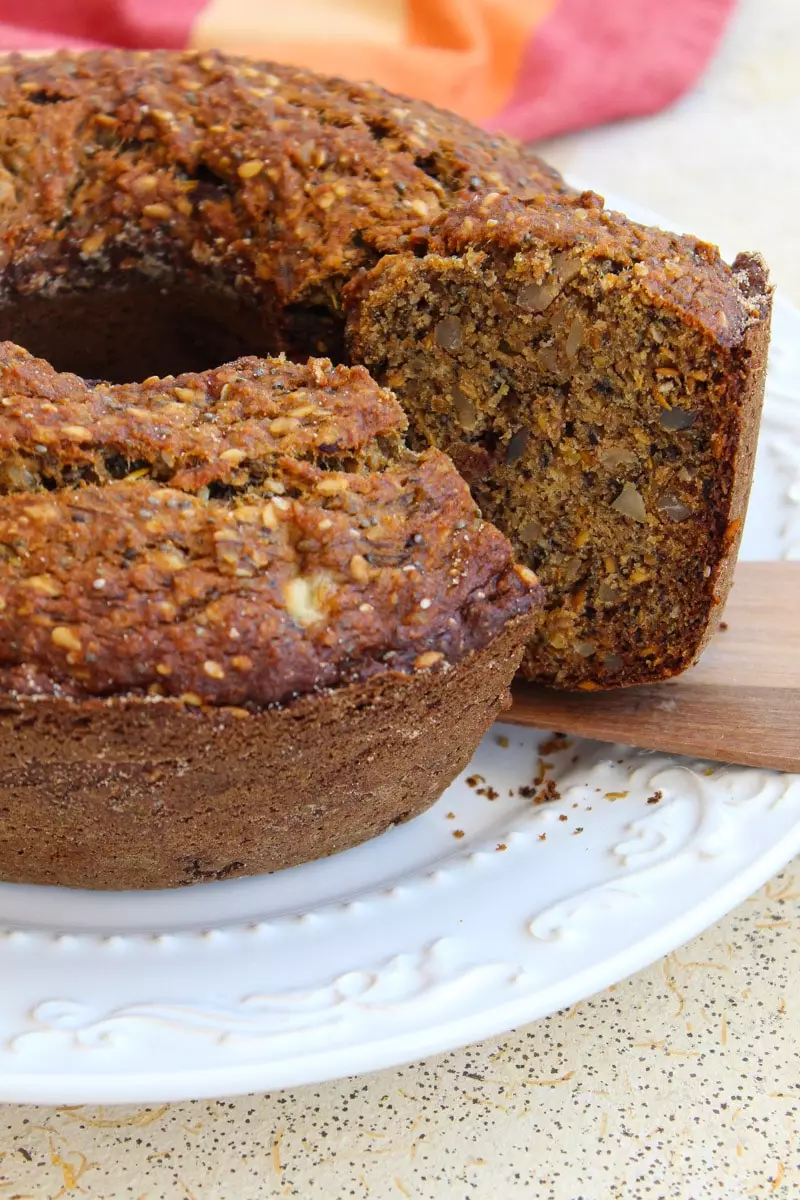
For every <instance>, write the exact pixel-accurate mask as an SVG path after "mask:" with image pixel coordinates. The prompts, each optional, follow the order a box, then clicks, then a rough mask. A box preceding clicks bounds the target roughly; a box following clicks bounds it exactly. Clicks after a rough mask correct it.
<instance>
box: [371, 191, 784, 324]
mask: <svg viewBox="0 0 800 1200" xmlns="http://www.w3.org/2000/svg"><path fill="white" fill-rule="evenodd" d="M410 244H412V245H414V246H415V247H416V249H417V250H420V249H425V250H427V251H428V252H429V253H432V254H439V255H443V256H448V255H460V254H465V253H469V252H477V251H481V250H484V251H490V252H491V251H492V250H497V251H502V252H504V253H505V254H506V255H507V254H509V253H510V254H515V253H520V252H522V253H524V254H525V256H526V263H527V264H528V266H529V267H530V266H531V265H532V264H534V265H535V264H536V263H537V261H538V265H539V267H540V275H541V281H540V282H539V283H531V284H528V285H527V286H526V289H525V291H524V293H523V294H522V295H521V296H519V297H518V298H517V299H518V303H519V304H520V305H521V306H522V307H523V308H526V309H528V310H529V311H531V312H543V311H545V310H546V309H547V308H548V307H549V305H550V304H551V303H552V301H553V300H554V299H555V298H556V297H557V296H558V294H559V292H560V291H561V290H562V288H563V287H564V286H565V285H566V284H567V283H568V282H569V281H570V280H571V279H574V278H575V277H576V275H577V274H579V273H580V271H581V269H582V267H583V264H584V263H586V262H589V261H593V262H597V261H598V260H603V261H604V264H605V267H606V274H605V279H604V285H605V287H606V289H607V290H608V291H613V290H614V289H615V288H618V287H620V288H621V287H625V288H627V287H629V286H630V285H631V278H630V277H631V276H633V282H634V283H635V287H636V289H637V290H638V291H640V292H641V293H642V295H643V296H645V297H648V298H649V299H650V301H651V302H652V303H653V304H654V305H657V306H659V307H660V308H662V309H673V310H674V311H675V312H676V313H679V314H681V315H682V316H684V317H688V318H689V319H690V320H691V321H693V322H695V323H696V324H697V325H698V326H700V327H702V328H703V330H704V331H705V332H706V334H707V335H708V336H710V337H711V338H713V339H714V341H716V342H718V343H719V344H720V345H721V346H726V347H730V346H734V345H736V344H738V342H739V341H740V340H741V338H742V335H743V333H744V331H745V329H747V327H748V326H749V325H750V324H751V323H752V322H753V321H755V320H759V319H760V318H761V317H762V316H763V314H764V308H765V305H766V301H767V296H768V293H769V288H768V286H767V280H766V272H765V271H757V270H756V268H755V260H754V259H753V257H752V256H740V259H738V260H737V261H736V262H735V263H734V265H733V267H730V266H728V264H727V263H726V262H724V261H723V259H722V258H721V256H720V253H719V250H718V249H717V247H716V246H712V245H710V244H709V243H708V242H703V241H700V240H699V239H697V238H695V237H691V236H688V235H680V234H675V233H666V232H664V231H663V230H661V229H657V228H653V227H648V226H644V225H639V224H637V223H636V222H634V221H629V220H628V218H627V217H625V216H623V214H621V213H617V212H613V211H610V210H608V209H606V208H605V207H604V204H603V199H602V197H600V196H598V195H596V194H595V193H594V192H584V193H582V194H581V195H576V196H562V197H554V196H552V195H551V196H545V195H540V196H535V197H532V198H530V199H527V200H526V199H517V198H514V197H511V196H508V195H504V194H502V193H498V192H488V193H486V194H485V195H484V196H481V197H475V198H473V199H471V200H469V201H467V202H465V203H464V204H463V205H461V206H460V207H459V208H458V209H456V210H453V211H449V212H446V213H443V214H442V215H441V217H440V218H439V219H438V220H437V221H436V222H434V224H433V226H432V228H431V230H430V232H429V233H428V234H424V235H418V236H417V237H416V238H412V239H411V242H410ZM746 264H747V269H746ZM621 275H624V278H620V276H621ZM357 289H358V284H355V285H354V290H357Z"/></svg>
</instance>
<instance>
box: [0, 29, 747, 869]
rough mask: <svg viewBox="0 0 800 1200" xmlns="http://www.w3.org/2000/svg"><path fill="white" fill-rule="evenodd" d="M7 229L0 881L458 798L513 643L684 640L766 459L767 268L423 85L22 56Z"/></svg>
mask: <svg viewBox="0 0 800 1200" xmlns="http://www.w3.org/2000/svg"><path fill="white" fill-rule="evenodd" d="M0 216H1V217H2V227H1V228H2V234H1V235H0V340H4V345H3V347H2V352H1V353H0V378H2V397H1V399H2V408H1V409H0V444H1V445H2V450H1V451H0V493H2V494H0V524H1V525H2V527H3V530H4V534H3V538H2V545H3V558H4V570H3V571H2V572H0V602H1V603H2V607H0V701H1V702H2V713H0V723H1V725H2V737H1V738H0V745H1V746H2V754H3V775H2V780H3V782H2V785H0V835H1V836H0V877H3V878H6V879H17V880H30V881H36V882H50V883H66V884H72V885H76V886H97V887H133V886H147V887H157V886H167V885H171V884H176V883H181V882H191V881H193V880H196V879H203V878H223V877H226V876H228V875H234V874H239V873H245V872H253V871H263V870H272V869H276V868H278V867H281V866H286V865H290V864H291V863H294V862H298V861H303V860H305V859H309V858H312V857H315V856H317V855H320V854H325V853H330V852H331V851H333V850H335V849H339V848H342V847H344V846H346V845H351V844H353V843H354V842H356V841H358V840H361V839H363V838H365V837H368V836H371V834H373V833H375V832H377V831H378V830H380V829H382V828H385V827H386V825H387V824H389V823H391V822H392V821H395V820H399V819H402V818H403V817H406V816H409V815H412V814H413V813H416V812H419V811H420V810H421V809H422V808H424V807H425V805H427V804H428V803H430V802H431V800H432V799H433V798H435V796H436V795H437V794H438V793H439V792H440V791H441V790H442V788H443V787H444V786H445V785H446V783H447V782H448V781H449V779H450V778H452V776H453V774H454V773H455V772H456V771H457V770H459V769H460V767H461V766H462V765H463V764H464V763H465V762H466V760H467V759H468V757H469V755H470V753H471V751H472V749H473V748H474V746H475V744H476V742H477V739H478V738H479V736H480V734H481V733H482V731H483V730H484V729H485V728H486V726H487V725H488V723H489V721H490V720H491V719H492V717H493V715H494V714H495V713H496V712H497V711H498V708H499V706H500V705H501V704H502V703H503V702H504V698H505V695H506V690H507V685H508V682H509V679H510V677H511V675H512V673H513V671H514V669H515V666H516V665H517V663H518V662H519V660H520V657H521V655H522V653H523V643H525V642H527V645H528V648H527V650H526V651H525V660H524V669H525V673H526V674H527V675H529V676H530V677H531V678H535V679H538V680H542V681H545V682H548V683H556V684H560V685H563V686H570V687H605V686H617V685H619V684H623V683H637V682H643V681H645V680H653V679H658V678H662V677H665V676H667V675H669V674H672V673H674V672H675V671H678V670H681V669H682V668H683V667H684V666H686V665H687V663H689V662H690V661H691V660H692V658H693V657H694V656H696V654H697V653H698V651H699V648H700V646H701V645H702V641H703V638H704V637H705V636H706V634H707V632H708V629H709V627H710V625H711V622H712V619H713V616H714V614H715V612H717V611H718V610H719V606H720V604H721V602H722V601H723V599H724V595H725V591H726V588H727V583H728V578H729V573H730V566H731V563H732V561H733V557H734V556H735V551H736V546H737V542H738V537H739V533H740V529H741V523H742V518H743V515H744V507H745V503H746V497H747V491H748V487H749V481H750V474H751V468H752V456H753V446H754V440H755V430H756V423H757V416H758V409H759V405H760V401H761V395H762V391H763V381H764V369H765V355H766V344H767V338H768V323H769V288H768V285H767V282H766V275H765V272H764V269H763V265H762V264H761V263H760V260H758V259H757V257H754V256H740V258H739V259H737V260H736V262H735V263H734V264H733V266H732V267H728V266H726V265H725V264H724V263H723V262H722V261H721V260H720V258H719V256H718V254H717V252H716V251H715V250H713V249H712V248H711V247H709V246H707V245H705V244H703V243H701V242H698V241H696V240H695V239H692V238H677V237H673V236H672V235H668V234H663V233H661V232H660V231H654V230H647V229H643V228H641V227H639V226H636V225H634V224H632V223H630V222H628V221H626V220H625V218H624V217H621V216H618V215H616V214H612V213H608V212H606V211H605V210H604V209H603V206H602V202H601V201H600V200H599V199H598V198H597V197H595V196H593V195H591V194H578V193H576V192H575V191H574V190H573V189H570V188H569V187H568V186H567V185H566V184H565V183H564V182H563V181H562V180H561V178H560V177H559V176H558V174H557V173H556V172H554V171H553V170H551V169H550V168H549V167H547V166H546V165H545V164H544V163H542V161H541V160H540V159H539V158H537V157H536V156H535V155H534V154H533V153H531V152H530V151H529V150H527V149H526V148H524V147H522V146H519V145H517V144H515V143H513V142H511V141H509V140H507V139H504V138H502V137H495V136H492V135H490V134H487V133H484V132H481V131H480V130H477V129H475V128H473V127H472V126H471V125H469V124H468V123H466V122H464V121H462V120H459V119H458V118H456V117H454V116H451V115H449V114H446V113H442V112H439V111H437V110H436V109H433V108H431V107H430V106H428V105H425V104H421V103H418V102H414V101H411V100H407V99H405V98H402V97H398V96H392V95H390V94H388V93H385V92H383V91H382V90H380V89H379V88H376V87H371V86H369V85H357V84H353V83H348V82H345V81H342V80H336V79H322V78H319V77H317V76H314V75H312V74H310V73H308V72H304V71H300V70H296V69H293V68H288V67H284V66H278V65H275V64H264V63H251V62H247V61H245V60H241V59H234V58H227V57H225V56H223V55H220V54H215V53H172V52H166V51H163V52H162V51H158V52H147V53H133V52H121V51H107V52H105V51H102V52H101V51H97V52H94V51H93V52H87V53H82V54H70V53H58V54H55V55H52V56H48V57H44V58H29V57H23V56H19V55H11V56H9V57H8V58H7V59H5V60H4V61H3V63H2V64H0ZM23 347H24V349H22V348H23ZM284 355H285V356H287V357H283V356H284ZM290 360H295V361H294V362H293V361H290ZM306 360H308V362H307V363H306ZM329 360H333V362H334V363H335V364H337V365H335V366H332V365H331V362H330V361H329ZM298 362H303V363H306V365H303V366H300V365H296V364H297V363H298ZM220 363H225V364H227V365H225V366H219V364H220ZM364 366H367V367H368V368H369V369H370V371H371V372H372V375H373V377H374V379H375V380H376V381H377V383H373V381H372V379H371V378H370V376H368V375H367V373H366V371H365V370H364ZM141 381H143V382H141ZM386 388H391V389H393V390H394V393H395V395H392V394H391V393H390V392H389V391H388V390H385V389H386ZM395 396H396V398H397V399H395ZM398 400H399V402H400V405H401V406H402V408H401V407H398V404H397V401H398ZM403 413H405V416H404V415H403ZM406 422H408V431H407V439H408V446H410V448H407V445H406V441H405V440H404V439H405V435H404V429H405V425H406ZM442 449H444V450H446V451H447V452H448V453H449V454H450V455H451V456H452V458H453V459H454V461H455V463H456V465H457V467H458V469H459V470H460V471H461V473H462V475H463V477H464V478H465V479H466V480H467V482H468V483H469V485H470V486H471V487H472V489H473V494H474V496H475V498H476V499H477V500H478V502H479V504H480V505H481V506H482V509H483V512H484V516H485V517H489V518H491V519H492V520H493V521H494V522H495V523H496V525H497V526H498V527H499V529H500V530H502V531H503V532H504V533H505V534H507V535H508V537H509V538H510V539H511V543H512V546H513V551H514V553H515V554H516V556H517V560H518V566H517V567H514V566H513V564H512V557H511V556H512V549H511V547H510V546H509V544H508V542H507V541H506V540H505V537H504V536H503V535H502V534H501V533H498V531H497V530H496V529H493V528H492V527H491V526H490V525H489V524H488V523H486V521H483V520H481V518H480V517H479V515H478V514H477V510H476V509H475V507H474V504H473V501H472V499H471V498H470V495H469V492H468V490H467V485H466V484H465V483H464V482H463V481H462V479H460V478H459V476H458V475H457V474H456V473H455V471H454V470H453V467H452V465H451V463H450V461H449V460H448V459H447V458H446V457H445V456H444V455H443V454H442V453H441V451H442ZM537 575H540V576H541V577H542V579H543V580H544V581H545V583H546V591H545V594H544V600H543V595H542V592H541V589H540V587H539V584H538V582H537ZM542 603H544V604H545V605H546V612H545V613H544V614H542V613H541V612H538V613H537V610H538V609H540V608H541V605H542Z"/></svg>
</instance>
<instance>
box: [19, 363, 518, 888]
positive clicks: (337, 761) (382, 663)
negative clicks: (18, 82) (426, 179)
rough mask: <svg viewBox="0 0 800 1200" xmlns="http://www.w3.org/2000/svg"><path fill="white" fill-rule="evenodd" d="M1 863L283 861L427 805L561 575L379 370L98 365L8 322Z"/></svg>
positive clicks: (42, 868)
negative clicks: (175, 371)
mask: <svg viewBox="0 0 800 1200" xmlns="http://www.w3.org/2000/svg"><path fill="white" fill-rule="evenodd" d="M0 389H1V394H2V407H0V459H1V460H2V475H1V476H0V478H1V480H2V484H1V486H2V489H3V493H4V494H3V496H2V499H0V546H1V547H2V554H3V562H2V571H0V662H1V663H2V665H0V748H2V777H1V778H0V878H4V879H6V880H20V881H22V880H25V881H28V882H35V883H59V884H71V885H74V886H84V887H85V886H93V887H115V888H126V887H165V886H170V885H173V884H180V883H187V882H193V881H195V880H198V879H220V878H226V877H228V876H231V875H236V874H242V873H252V872H256V871H270V870H275V869H276V868H279V867H284V866H290V865H292V864H293V863H296V862H301V861H304V860H307V859H310V858H315V857H318V856H319V855H322V854H330V853H331V852H332V851H334V850H339V849H343V848H345V847H347V846H350V845H352V844H353V843H354V842H358V841H361V840H363V839H364V838H367V837H370V836H372V835H373V834H375V833H378V832H380V831H381V830H383V829H385V828H386V827H387V826H388V825H389V824H391V823H393V822H396V821H400V820H403V819H405V818H407V817H409V816H413V815H415V814H416V813H418V812H420V811H421V810H422V809H424V808H425V807H427V805H429V804H430V803H431V802H432V801H433V800H435V799H436V797H437V796H438V795H439V794H440V793H441V792H442V791H443V790H444V788H445V787H446V786H447V784H448V783H449V782H450V780H451V779H452V778H453V777H454V775H456V774H457V773H458V771H460V770H461V769H462V768H463V767H464V766H465V765H466V763H467V762H468V761H469V759H470V757H471V756H472V753H473V752H474V749H475V746H476V745H477V742H478V740H479V739H480V737H481V736H482V734H483V733H484V732H485V730H486V729H487V728H488V726H489V725H490V724H491V722H492V720H493V718H494V717H495V716H496V715H497V713H498V711H499V709H500V707H501V705H502V704H503V703H504V702H505V700H506V697H507V692H508V685H509V683H510V681H511V677H512V675H513V673H514V670H515V667H516V665H517V664H518V662H519V660H520V657H521V654H522V650H523V646H524V643H525V639H526V636H528V635H529V634H530V632H531V629H532V618H533V614H534V610H535V608H536V606H537V604H538V601H539V596H540V589H539V587H538V585H537V584H536V580H535V578H534V577H533V575H532V573H531V572H530V571H528V569H527V568H525V567H522V566H516V567H515V566H514V564H513V561H512V557H511V550H510V547H509V545H508V542H507V541H506V539H505V538H504V537H503V536H502V534H500V533H499V532H498V531H497V530H496V529H494V528H493V527H492V526H491V525H489V524H488V523H486V522H484V521H482V520H481V519H480V516H479V514H478V512H477V509H476V507H475V503H474V501H473V500H472V498H471V496H470V494H469V490H468V488H467V485H466V484H465V483H464V481H463V480H462V479H461V477H460V476H459V475H458V474H457V473H456V471H455V470H454V468H453V466H452V463H451V462H450V460H449V459H448V458H447V457H446V456H445V455H444V454H442V453H441V452H440V451H438V450H426V451H424V452H423V453H421V454H416V453H414V452H413V451H410V450H408V449H406V448H405V446H404V443H403V438H402V433H403V429H404V426H405V418H404V416H403V413H402V410H401V409H400V407H399V405H398V404H397V402H396V400H394V399H393V397H392V396H391V395H389V394H388V393H387V392H385V391H382V390H381V389H379V388H378V387H377V386H376V385H375V384H374V383H373V382H372V380H371V379H370V378H369V376H368V375H367V373H366V371H365V370H364V369H363V368H362V367H354V368H348V367H342V366H337V367H333V366H331V364H330V362H329V361H327V360H311V361H310V362H309V363H308V364H307V365H305V366H299V365H296V364H293V363H289V362H286V361H285V360H283V359H256V358H243V359H239V360H238V361H237V362H234V363H231V364H229V365H227V366H225V367H221V368H218V369H216V370H212V371H209V372H206V373H204V374H183V375H179V376H177V377H174V376H173V377H170V378H168V379H163V380H162V379H155V378H154V379H149V380H147V381H145V383H143V384H139V385H131V386H125V385H109V384H94V385H92V384H87V383H86V382H85V381H84V380H82V379H80V378H78V377H77V376H75V375H68V374H59V373H57V372H56V371H54V370H53V368H52V367H51V366H49V365H48V364H46V363H44V362H42V361H40V360H37V359H35V358H32V357H31V356H30V355H28V354H27V353H26V352H25V351H23V350H20V349H19V348H18V347H15V346H12V345H10V344H8V343H4V344H3V345H0Z"/></svg>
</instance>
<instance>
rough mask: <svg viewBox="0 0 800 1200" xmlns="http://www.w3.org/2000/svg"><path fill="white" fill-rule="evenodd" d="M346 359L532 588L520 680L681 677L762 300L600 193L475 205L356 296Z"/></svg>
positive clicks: (388, 264)
mask: <svg viewBox="0 0 800 1200" xmlns="http://www.w3.org/2000/svg"><path fill="white" fill-rule="evenodd" d="M346 303H347V305H348V307H349V324H348V339H349V346H350V351H351V355H352V357H353V359H354V360H356V361H359V362H363V363H365V364H366V365H367V366H368V367H369V369H370V371H371V372H372V373H373V374H374V375H375V377H376V378H377V379H378V380H379V381H380V382H382V383H384V384H386V385H387V386H389V387H391V388H393V389H394V391H395V393H396V394H397V396H398V397H399V399H400V401H401V403H402V404H403V407H404V409H405V411H406V414H407V415H408V418H409V422H410V430H411V440H412V444H414V445H415V446H416V447H417V448H421V447H424V446H432V445H435V446H438V447H440V448H441V449H443V450H446V451H447V452H448V454H450V456H451V457H452V458H453V460H454V462H455V463H456V465H457V466H458V468H459V470H460V471H461V472H462V474H463V475H464V477H465V479H466V480H467V481H468V483H469V484H470V487H471V489H472V493H473V495H474V497H475V499H476V500H477V502H478V504H479V506H480V508H481V511H482V512H483V514H484V516H486V517H487V518H488V519H489V520H491V521H493V522H495V523H496V524H497V525H498V527H499V528H500V529H502V530H503V531H504V532H505V533H506V534H507V536H508V537H509V538H510V539H511V542H512V545H513V546H514V549H515V552H516V555H517V557H518V559H519V561H520V562H522V563H523V564H525V565H527V566H528V567H530V568H531V569H532V570H534V571H535V572H536V574H537V575H538V576H539V577H540V579H541V581H542V583H543V584H544V586H545V589H546V594H547V602H546V603H547V613H546V617H545V619H544V621H543V622H542V623H541V625H540V627H539V630H538V632H537V634H536V636H535V638H534V640H533V641H532V642H531V644H530V645H529V647H528V650H527V652H526V655H525V659H524V663H523V672H524V674H525V675H527V677H528V678H530V679H534V680H537V681H539V682H542V683H548V684H555V685H557V686H559V687H565V688H610V687H616V686H620V685H624V684H637V683H645V682H650V681H653V680H657V679H661V678H665V677H667V676H670V675H674V674H676V673H678V672H680V671H682V670H684V668H686V667H687V666H688V665H689V664H690V663H691V662H692V661H693V660H694V659H695V658H696V656H697V654H698V653H699V651H700V649H701V647H702V646H703V644H704V641H705V639H706V638H707V636H708V634H709V631H710V629H711V628H712V626H713V624H714V619H715V616H716V615H717V614H718V613H719V611H720V606H721V604H722V603H723V601H724V598H725V595H726V593H727V590H728V586H729V583H730V576H731V570H732V565H733V562H734V560H735V555H736V549H737V546H738V543H739V538H740V534H741V529H742V522H743V519H744V515H745V508H746V503H747V496H748V491H749V487H750V480H751V476H752V468H753V457H754V450H755V443H756V436H757V427H758V419H759V412H760V407H761V402H762V397H763V389H764V376H765V368H766V352H767V343H768V336H769V316H770V289H769V287H768V285H767V279H766V272H765V269H764V266H763V263H762V262H761V260H760V259H759V258H758V257H757V256H754V255H740V256H739V257H738V258H737V259H736V261H735V262H734V263H733V265H732V266H727V265H726V264H725V263H724V262H723V261H722V260H721V258H720V256H719V253H718V251H717V250H716V249H715V248H714V247H712V246H709V245H707V244H706V243H703V242H700V241H697V240H696V239H695V238H691V237H678V236H675V235H673V234H668V233H663V232H662V231H661V230H658V229H648V228H645V227H643V226H640V225H636V224H634V223H632V222H630V221H628V220H627V219H626V218H625V217H623V216H621V215H619V214H617V213H612V212H608V211H606V210H605V209H604V207H603V203H602V200H601V199H600V198H599V197H598V196H595V195H594V194H592V193H585V194H583V195H580V196H577V197H574V198H561V199H557V198H554V197H553V196H547V197H545V196H542V197H537V198H534V199H529V200H516V199H513V198H511V197H509V196H506V195H501V194H498V193H496V192H495V193H489V194H487V195H485V196H484V197H482V198H480V199H474V200H471V201H468V202H466V203H464V204H463V205H462V206H461V207H460V208H458V209H452V210H451V211H450V212H448V213H447V214H445V215H444V216H443V217H442V218H441V219H439V220H438V221H437V222H436V223H434V224H433V226H432V227H431V228H430V230H425V231H421V232H420V234H419V235H418V236H416V237H414V238H410V239H407V240H406V242H405V244H404V247H403V249H402V250H401V252H399V253H397V254H394V255H387V256H386V257H384V258H383V259H382V260H381V261H380V262H379V263H378V264H377V265H376V266H375V267H374V268H372V269H371V270H370V271H369V272H366V273H364V274H362V275H361V276H360V277H359V278H357V279H356V280H354V281H353V283H351V284H350V286H349V290H348V291H347V293H346Z"/></svg>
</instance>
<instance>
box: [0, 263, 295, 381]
mask: <svg viewBox="0 0 800 1200" xmlns="http://www.w3.org/2000/svg"><path fill="white" fill-rule="evenodd" d="M0 340H3V341H5V340H8V341H12V342H15V343H16V344H17V345H19V346H23V347H24V348H25V349H26V350H28V351H30V353H31V354H33V355H35V356H36V357H37V358H44V359H46V360H47V361H48V362H49V363H51V364H52V366H54V367H55V368H56V370H58V371H72V372H74V373H75V374H76V375H81V376H83V378H84V379H103V380H108V381H109V382H110V383H133V382H138V381H140V380H142V379H146V378H147V377H148V376H149V375H178V374H180V373H181V372H183V371H203V370H207V369H209V368H211V367H217V366H220V365H221V364H222V363H225V362H230V361H231V360H232V359H235V358H239V357H240V356H241V355H245V354H257V355H263V354H268V353H271V352H274V351H275V350H276V349H277V347H276V346H275V344H274V339H273V338H272V337H271V336H270V330H269V329H268V328H267V325H266V322H265V321H264V319H263V317H262V316H261V314H260V312H259V310H258V308H257V307H256V305H255V303H254V302H253V301H248V299H247V298H246V297H241V296H237V295H234V294H233V293H231V292H230V291H223V290H222V289H215V288H214V287H213V286H210V285H206V284H203V283H200V282H198V281H192V282H191V283H177V282H176V283H174V284H172V283H171V284H169V285H166V286H164V285H163V284H156V283H154V282H153V281H152V280H147V279H141V278H140V279H137V280H135V281H129V282H126V284H125V286H124V287H119V286H117V287H113V286H112V287H110V286H101V287H93V288H91V289H86V290H71V291H70V290H64V291H60V292H56V293H54V294H51V295H49V296H45V295H42V294H41V293H34V294H31V295H22V296H16V297H15V298H14V300H13V302H12V303H8V304H6V305H5V306H2V307H0Z"/></svg>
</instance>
